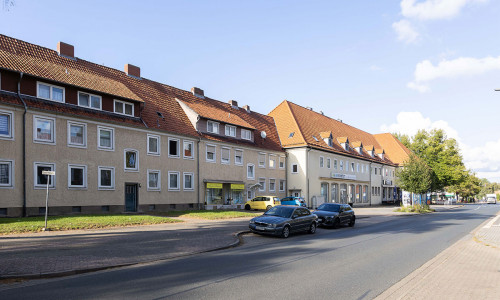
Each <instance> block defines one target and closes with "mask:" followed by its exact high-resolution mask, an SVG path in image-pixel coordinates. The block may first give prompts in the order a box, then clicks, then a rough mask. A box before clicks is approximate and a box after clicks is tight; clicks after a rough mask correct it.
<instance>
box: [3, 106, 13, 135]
mask: <svg viewBox="0 0 500 300" xmlns="http://www.w3.org/2000/svg"><path fill="white" fill-rule="evenodd" d="M0 139H5V140H11V139H14V113H13V112H10V111H5V110H0Z"/></svg>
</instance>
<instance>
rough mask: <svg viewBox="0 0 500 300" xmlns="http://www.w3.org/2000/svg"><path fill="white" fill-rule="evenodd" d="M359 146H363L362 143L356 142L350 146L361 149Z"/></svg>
mask: <svg viewBox="0 0 500 300" xmlns="http://www.w3.org/2000/svg"><path fill="white" fill-rule="evenodd" d="M361 145H363V143H362V142H360V141H356V142H352V143H351V146H353V147H354V148H358V147H361Z"/></svg>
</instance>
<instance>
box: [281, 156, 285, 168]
mask: <svg viewBox="0 0 500 300" xmlns="http://www.w3.org/2000/svg"><path fill="white" fill-rule="evenodd" d="M284 168H285V158H284V157H283V156H280V169H284Z"/></svg>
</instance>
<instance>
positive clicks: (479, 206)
mask: <svg viewBox="0 0 500 300" xmlns="http://www.w3.org/2000/svg"><path fill="white" fill-rule="evenodd" d="M481 207H482V205H481V206H478V207H477V208H476V209H474V210H478V209H480V208H481Z"/></svg>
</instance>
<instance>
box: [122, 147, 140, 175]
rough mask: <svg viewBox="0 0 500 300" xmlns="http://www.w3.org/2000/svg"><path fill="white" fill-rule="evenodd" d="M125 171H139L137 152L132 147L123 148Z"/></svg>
mask: <svg viewBox="0 0 500 300" xmlns="http://www.w3.org/2000/svg"><path fill="white" fill-rule="evenodd" d="M124 153H125V171H139V152H138V151H137V150H134V149H125V150H124Z"/></svg>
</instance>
